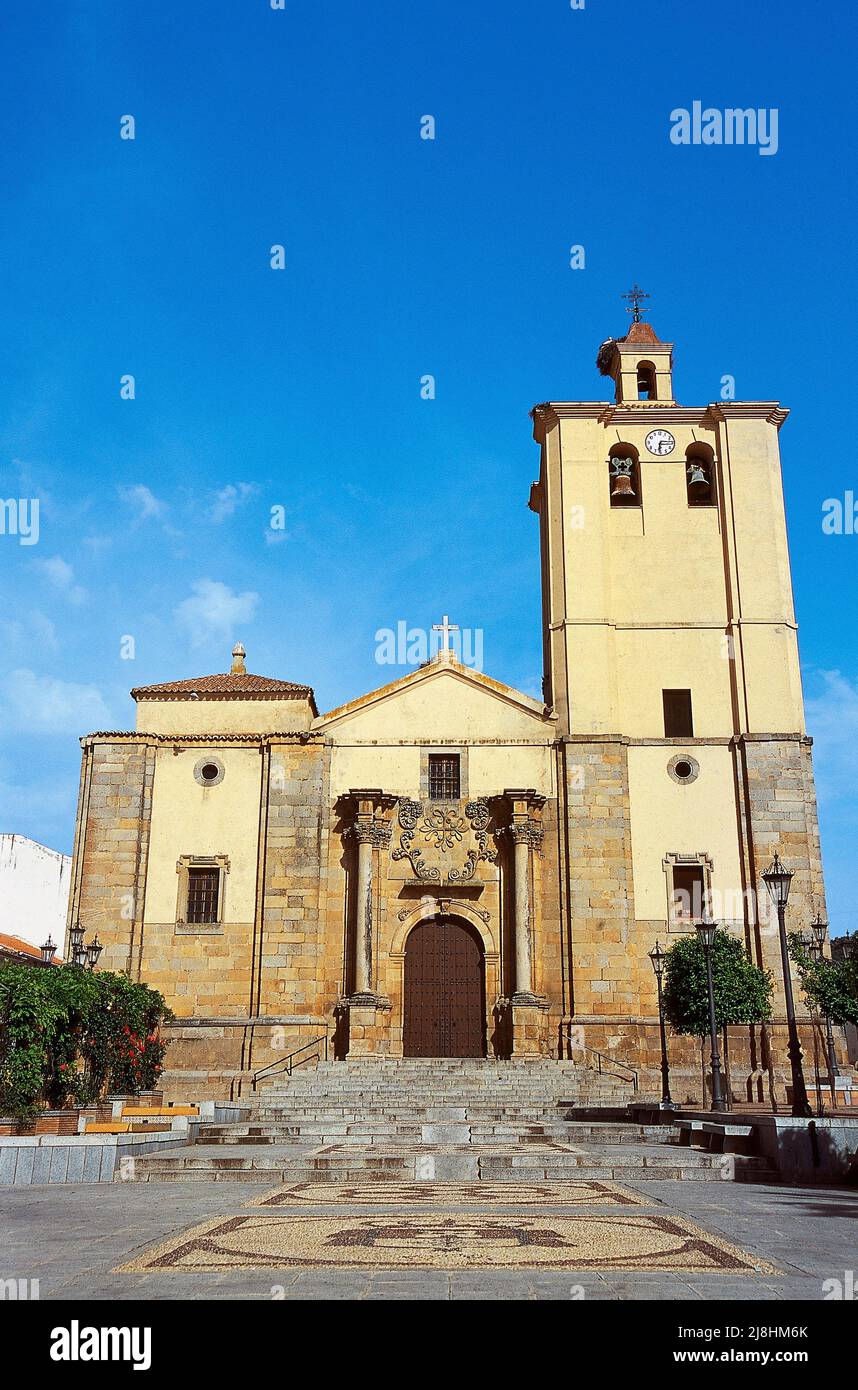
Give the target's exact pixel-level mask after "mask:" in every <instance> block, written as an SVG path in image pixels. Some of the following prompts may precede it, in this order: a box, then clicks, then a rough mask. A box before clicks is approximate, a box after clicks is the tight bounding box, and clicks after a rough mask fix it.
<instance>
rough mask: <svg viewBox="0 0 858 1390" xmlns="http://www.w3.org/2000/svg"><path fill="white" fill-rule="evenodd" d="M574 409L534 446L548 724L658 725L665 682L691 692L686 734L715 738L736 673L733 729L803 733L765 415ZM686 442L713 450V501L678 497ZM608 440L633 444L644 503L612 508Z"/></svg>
mask: <svg viewBox="0 0 858 1390" xmlns="http://www.w3.org/2000/svg"><path fill="white" fill-rule="evenodd" d="M677 409H678V408H677ZM585 410H586V407H581V411H582V413H581V414H574V415H572V416H570V417H568V418H562V419H561V420H560V421H559V423H554V424H552V425H551V426H550V428H549V433H548V437H547V439H546V441H545V445H544V449H543V466H542V508H543V526H544V527H546V531H547V539H546V541H545V546H546V549H547V554H545V555H544V557H543V564H544V571H545V575H546V579H547V582H548V586H549V593H548V599H547V611H546V615H545V616H546V619H547V622H548V624H549V635H548V649H549V660H550V663H551V679H552V686H553V690H554V698H555V702H556V705H557V709H558V713H559V715H560V718H561V723H562V724H564V725H565V723H566V720H567V718H568V727H569V729H570V731H572V732H575V733H623V734H628V735H631V736H635V737H657V736H659V735H660V734H662V733H663V723H662V704H661V690H662V689H669V688H673V687H678V688H690V689H691V691H692V699H693V705H694V710H695V733H698V732H699V733H700V734H701V735H705V736H709V735H712V736H726V735H729V734H730V733H733V732H734V731H735V728H734V719H733V701H732V699H731V676H733V675H735V677H736V681H737V683H738V684H739V686H740V688H741V686H742V682H743V679H744V684H745V685H746V686H747V697H745V694H744V691H742V692H741V698H740V700H739V702H738V704H739V728H741V729H747V730H748V731H750V732H756V733H761V732H801V731H803V729H804V722H803V712H802V695H801V680H800V674H799V665H798V649H797V641H796V634H795V629H794V613H793V603H792V590H791V580H790V570H789V556H788V550H787V539H786V525H785V518H784V509H783V498H782V490H781V480H780V460H779V451H778V439H777V429H776V427H775V424H774V423H771V422H769V421H768V420H767V419H766V418H765V417H764V414H762V413H761V414H760V415H757V416H755V417H753V418H746V417H744V416H741V415H739V416H728V418H727V420H726V421H722V422H720V423H716V422H715V419H714V416H712V415H706V412H705V411H704V410H703V409H701V410H700V412H699V414H698V413H697V412H694V414H693V416H692V418H691V419H689V413H688V412H683V413H682V415H683V418H681V419H676V418H674V414H673V410H672V407H671V406H669V405H667V406H663V407H661V408H657V407H656V406H654V405H651V404H649V405H647V407H646V408H645V409H644V408H641V409H640V410H639V411H636V412H635V415H634V418H632V415H631V412H630V411H629V412H626V411H623V412H620V413H618V414H616V415H614V416H613V417H612V418H609V419H604V420H603V422H600V421H599V420H597V419H596V418H594V416H593V415H591V416H589V417H588V416H587V415H586V414H585V413H583V412H584V411H585ZM692 421H693V422H692ZM656 426H658V427H666V428H669V429H670V430H671V432H672V433H673V435H674V437H675V439H676V447H675V449H674V451H673V452H672V453H671V454H670V455H668V456H667V457H666V458H657V457H654V456H652V455H650V454H649V453H648V451H647V449H646V445H645V439H646V435H647V433H648V432H649V430H651V429H652V428H653V427H656ZM695 442H697V443H705V444H708V445H709V446H710V447H711V448H712V449H713V451H714V454H715V456H716V458H717V459H720V462H721V469H722V474H723V488H722V490H721V495H720V500H721V505H720V506H719V507H717V508H715V507H706V508H703V507H700V508H697V507H689V506H688V504H687V495H686V488H685V455H686V449H687V448H688V446H690V445H691V444H693V443H695ZM618 443H626V444H630V445H632V446H634V447H635V448H636V449H637V451H638V454H639V458H640V468H641V491H642V498H643V506H642V509H637V508H628V509H617V508H614V509H612V508H611V507H610V504H609V483H608V468H607V462H606V461H607V458H608V452H609V450H610V449H611V447H612V446H614V445H616V444H618ZM731 612H732V615H733V618H734V621H735V622H736V624H737V625H736V628H735V633H736V634H737V637H736V642H735V645H736V646H738V647H739V652H738V663H737V665H736V668H735V672H734V671H732V670H731V664H730V661H729V660H728V659H726V658H727V657H728V655H729V652H730V650H731V648H730V645H729V644H728V642H727V641H726V632H727V625H728V619H729V617H730V614H731ZM738 634H741V635H740V637H739V636H738ZM567 694H568V714H567ZM698 711H699V712H700V721H701V722H700V727H699V729H698V728H697V712H698Z"/></svg>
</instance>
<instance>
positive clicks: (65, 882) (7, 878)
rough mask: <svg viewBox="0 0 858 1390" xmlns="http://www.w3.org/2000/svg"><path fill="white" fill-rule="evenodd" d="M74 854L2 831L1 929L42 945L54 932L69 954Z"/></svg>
mask: <svg viewBox="0 0 858 1390" xmlns="http://www.w3.org/2000/svg"><path fill="white" fill-rule="evenodd" d="M70 881H71V856H70V855H68V854H60V853H59V852H58V851H57V850H55V849H48V847H47V845H40V844H38V843H37V841H36V840H28V839H27V837H26V835H0V933H4V934H6V935H9V936H17V937H21V938H22V939H23V940H24V941H29V942H30V943H31V944H32V945H33V946H41V945H42V942H43V941H45V940H46V939H47V937H48V934H49V933H50V935H51V937H52V938H53V940H54V941H55V942H56V943H57V954H58V955H63V956H64V955H65V950H64V947H65V934H66V911H67V909H68V900H69V884H70Z"/></svg>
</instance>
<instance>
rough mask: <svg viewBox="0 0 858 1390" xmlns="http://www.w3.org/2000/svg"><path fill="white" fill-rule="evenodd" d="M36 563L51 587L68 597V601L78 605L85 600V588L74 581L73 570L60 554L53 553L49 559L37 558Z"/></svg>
mask: <svg viewBox="0 0 858 1390" xmlns="http://www.w3.org/2000/svg"><path fill="white" fill-rule="evenodd" d="M36 564H37V565H38V567H39V569H40V570H41V572H42V574H44V576H45V578H46V579H47V581H48V583H49V584H50V585H51V588H53V589H55V590H56V592H57V593H58V594H60V595H61V596H62V597H63V598H65V599H68V601H69V603H73V604H75V605H78V604H81V603H84V602H85V600H86V589H83V588H81V586H80V584H76V583H75V577H74V570H73V569H72V566H71V565H70V564H69V563H68V561H67V560H64V559H63V557H62V556H61V555H54V556H53V557H52V558H51V559H50V560H37V561H36Z"/></svg>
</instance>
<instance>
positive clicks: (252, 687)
mask: <svg viewBox="0 0 858 1390" xmlns="http://www.w3.org/2000/svg"><path fill="white" fill-rule="evenodd" d="M195 693H196V694H199V695H202V696H204V697H210V696H218V695H231V696H232V697H233V698H234V699H239V700H242V699H243V700H253V699H257V700H258V699H260V698H264V697H265V696H277V697H279V698H280V699H281V700H310V701H312V699H313V690H312V687H311V686H309V685H297V684H296V683H295V681H278V680H271V679H270V678H269V677H268V676H252V675H250V674H249V673H245V674H243V675H237V674H234V673H233V672H231V671H228V672H226V673H225V674H224V675H216V676H199V677H197V679H196V680H188V681H165V682H164V683H163V684H162V685H138V686H137V687H136V688H135V689H134V690H132V692H131V696H132V698H133V699H135V700H139V699H141V698H143V699H146V700H152V699H155V700H157V699H169V697H170V696H173V695H175V696H178V697H179V698H181V697H182V696H185V697H187V698H190V697H191V696H192V695H194V694H195Z"/></svg>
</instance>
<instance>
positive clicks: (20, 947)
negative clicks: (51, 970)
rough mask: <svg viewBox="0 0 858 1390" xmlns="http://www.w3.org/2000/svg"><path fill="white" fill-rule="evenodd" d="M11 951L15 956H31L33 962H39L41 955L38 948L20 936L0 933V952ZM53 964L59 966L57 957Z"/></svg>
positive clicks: (59, 961)
mask: <svg viewBox="0 0 858 1390" xmlns="http://www.w3.org/2000/svg"><path fill="white" fill-rule="evenodd" d="M3 951H11V952H13V953H14V954H15V955H16V956H32V957H33V959H34V960H41V959H42V953H41V951H40V950H39V947H38V946H34V945H33V943H32V941H25V940H24V938H23V937H22V936H10V935H9V933H8V932H5V931H0V952H3ZM53 963H54V964H55V965H61V964H62V961H61V960H60V958H59V956H54V958H53Z"/></svg>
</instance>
